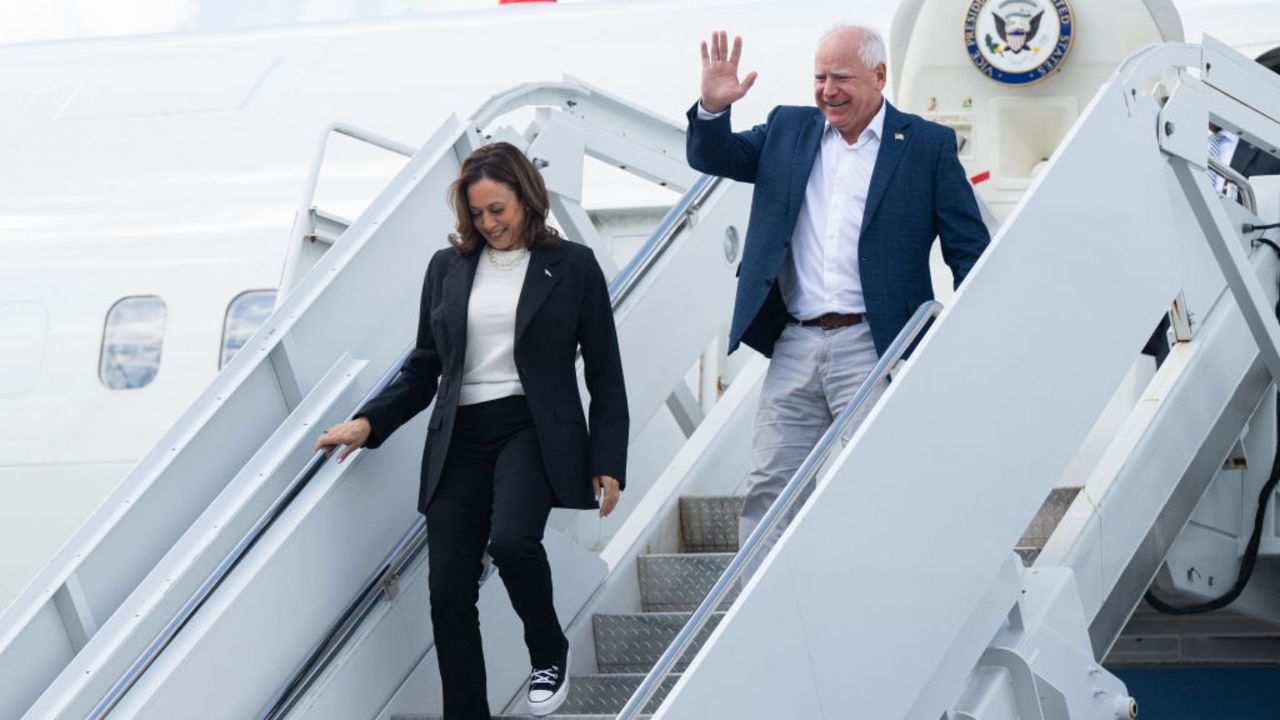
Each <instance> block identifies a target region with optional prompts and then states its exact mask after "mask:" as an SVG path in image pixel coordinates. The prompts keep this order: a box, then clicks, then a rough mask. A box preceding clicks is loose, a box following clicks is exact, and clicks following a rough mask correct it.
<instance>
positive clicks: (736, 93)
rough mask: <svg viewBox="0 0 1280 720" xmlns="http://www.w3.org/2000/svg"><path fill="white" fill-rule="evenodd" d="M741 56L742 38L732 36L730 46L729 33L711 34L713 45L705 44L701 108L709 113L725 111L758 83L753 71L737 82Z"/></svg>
mask: <svg viewBox="0 0 1280 720" xmlns="http://www.w3.org/2000/svg"><path fill="white" fill-rule="evenodd" d="M740 57H742V38H741V37H734V38H733V49H732V50H730V49H729V34H728V33H726V32H725V31H724V30H721V31H720V32H714V33H711V42H710V45H708V43H706V42H704V43H702V109H703V110H706V111H707V112H709V113H719V112H724V110H725V108H727V107H729V106H730V105H732V104H733V103H735V102H737V101H738V100H740V99H742V97H743V96H744V95H746V94H747V91H748V90H750V89H751V86H752V85H754V84H755V82H756V73H755V72H754V71H752V72H749V73H747V76H746V77H745V78H743V79H742V81H741V82H739V81H738V59H739V58H740Z"/></svg>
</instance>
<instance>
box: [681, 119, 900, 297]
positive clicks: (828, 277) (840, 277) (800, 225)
mask: <svg viewBox="0 0 1280 720" xmlns="http://www.w3.org/2000/svg"><path fill="white" fill-rule="evenodd" d="M884 107H885V103H884V101H883V100H881V101H880V109H879V110H877V111H876V114H875V117H873V118H871V122H870V123H868V124H867V127H866V129H864V130H863V131H862V133H861V134H860V135H859V136H858V140H857V142H855V143H853V144H852V145H851V144H849V143H847V142H845V140H844V137H843V136H842V135H841V134H840V131H839V130H837V129H835V128H834V127H832V126H831V123H825V124H824V125H823V132H822V141H821V143H820V144H819V146H818V155H817V157H815V158H814V159H813V169H812V170H810V171H809V181H808V183H807V184H806V185H805V190H804V202H803V204H801V206H800V214H799V216H798V217H797V218H796V226H795V228H794V229H793V230H792V232H791V248H790V250H789V251H788V252H787V259H786V261H785V262H784V263H783V265H782V272H781V274H780V275H779V276H778V285H779V289H780V290H781V291H782V299H783V301H784V302H785V303H786V305H787V310H788V311H790V312H791V314H792V315H793V316H794V317H796V318H797V319H800V320H811V319H813V318H816V317H820V316H822V315H824V314H826V313H829V312H835V313H860V312H866V310H867V305H866V302H865V301H864V300H863V297H862V279H861V276H860V275H859V274H858V240H859V238H860V237H861V234H862V213H863V210H864V209H865V208H866V204H867V192H868V190H869V189H870V187H871V172H872V171H873V170H874V169H875V166H876V156H877V155H879V153H880V137H881V135H882V134H883V132H884ZM720 114H722V113H716V114H712V113H708V112H707V111H706V110H703V109H702V105H701V103H699V105H698V117H699V118H701V119H704V120H705V119H711V118H715V117H718V116H719V115H720Z"/></svg>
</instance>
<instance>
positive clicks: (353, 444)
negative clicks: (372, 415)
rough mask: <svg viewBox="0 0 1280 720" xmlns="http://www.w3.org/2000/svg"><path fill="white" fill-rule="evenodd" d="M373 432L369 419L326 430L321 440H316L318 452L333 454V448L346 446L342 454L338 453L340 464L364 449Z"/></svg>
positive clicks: (360, 419) (350, 421)
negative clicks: (352, 454)
mask: <svg viewBox="0 0 1280 720" xmlns="http://www.w3.org/2000/svg"><path fill="white" fill-rule="evenodd" d="M372 432H373V426H372V425H370V424H369V421H368V419H366V418H362V417H361V418H356V419H355V420H349V421H347V422H344V423H340V424H338V425H334V426H333V427H331V428H329V429H328V430H325V431H324V434H323V435H321V436H320V439H319V440H316V450H324V451H325V452H328V453H332V452H333V448H335V447H337V446H338V445H345V446H346V447H344V448H343V449H342V452H340V453H338V462H342V461H343V460H346V459H347V456H348V455H350V454H351V453H353V452H355V451H356V450H358V449H360V448H362V447H364V444H365V443H366V442H368V441H369V434H370V433H372Z"/></svg>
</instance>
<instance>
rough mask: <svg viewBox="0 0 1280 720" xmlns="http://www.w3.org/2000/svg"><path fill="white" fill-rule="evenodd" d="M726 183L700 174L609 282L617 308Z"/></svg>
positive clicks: (614, 307) (612, 299)
mask: <svg viewBox="0 0 1280 720" xmlns="http://www.w3.org/2000/svg"><path fill="white" fill-rule="evenodd" d="M722 182H723V179H722V178H719V177H716V176H714V175H703V176H701V177H699V178H698V179H697V180H695V181H694V183H693V185H692V186H691V187H690V188H689V189H688V191H686V192H685V194H684V195H682V196H681V197H680V201H679V202H678V203H676V204H675V205H674V206H673V207H672V208H671V210H670V211H668V212H667V214H666V216H665V217H664V218H662V222H660V223H658V227H657V228H656V229H655V230H654V231H653V233H652V234H651V235H650V236H649V239H648V240H646V241H645V244H644V245H643V246H641V248H640V250H638V251H637V252H636V254H635V257H633V258H632V259H631V261H630V262H628V263H627V265H626V267H624V268H623V269H622V270H621V271H619V272H618V275H617V277H615V278H614V279H613V282H611V283H609V300H610V302H611V303H612V304H613V309H614V310H615V311H616V310H617V309H618V308H619V307H620V306H621V305H622V303H623V302H625V301H626V299H627V297H628V296H630V295H631V293H632V291H634V290H635V288H636V286H637V285H638V284H639V283H640V281H641V280H642V279H643V278H644V277H646V276H647V275H648V273H649V270H650V269H651V268H652V267H653V266H654V265H655V264H657V262H658V260H660V259H661V258H662V256H663V254H664V253H666V251H667V248H669V247H671V244H672V243H673V242H674V241H675V239H676V236H677V235H679V234H680V232H681V231H683V230H684V229H685V228H687V227H689V226H690V225H691V224H692V223H693V221H694V217H695V216H696V215H697V212H698V210H700V209H702V206H703V205H705V204H706V202H707V199H708V198H710V197H711V193H713V192H715V190H716V188H718V187H720V184H721V183H722Z"/></svg>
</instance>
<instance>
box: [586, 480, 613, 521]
mask: <svg viewBox="0 0 1280 720" xmlns="http://www.w3.org/2000/svg"><path fill="white" fill-rule="evenodd" d="M602 488H603V492H602ZM591 491H592V492H593V493H594V494H595V496H596V501H597V502H599V503H600V517H606V516H607V515H608V514H609V513H611V512H613V508H614V507H615V506H617V504H618V480H617V479H616V478H612V477H609V476H608V475H597V476H595V477H593V478H591Z"/></svg>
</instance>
